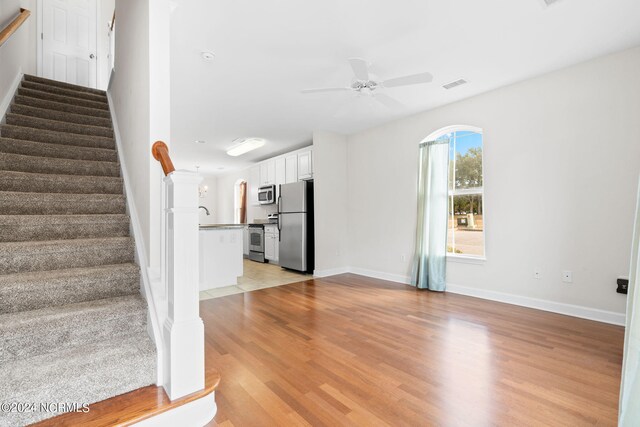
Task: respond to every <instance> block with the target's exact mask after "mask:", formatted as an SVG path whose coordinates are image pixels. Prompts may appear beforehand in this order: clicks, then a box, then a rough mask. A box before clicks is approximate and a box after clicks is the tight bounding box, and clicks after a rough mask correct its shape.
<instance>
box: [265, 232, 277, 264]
mask: <svg viewBox="0 0 640 427" xmlns="http://www.w3.org/2000/svg"><path fill="white" fill-rule="evenodd" d="M275 239H276V238H275V237H274V235H273V234H265V235H264V257H265V258H266V259H268V260H269V261H275V257H276V243H275Z"/></svg>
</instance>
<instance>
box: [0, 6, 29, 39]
mask: <svg viewBox="0 0 640 427" xmlns="http://www.w3.org/2000/svg"><path fill="white" fill-rule="evenodd" d="M29 15H31V11H29V10H27V9H22V8H21V9H20V15H18V16H17V17H16V19H14V20H13V21H11V23H10V24H9V25H7V26H6V27H5V28H4V30H2V31H0V46H2V45H3V44H4V43H5V42H6V41H7V40H9V37H11V36H12V35H13V33H15V32H16V31H17V30H18V28H20V26H21V25H22V24H23V23H24V21H26V20H27V18H28V17H29Z"/></svg>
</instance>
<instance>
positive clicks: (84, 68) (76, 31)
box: [42, 0, 97, 88]
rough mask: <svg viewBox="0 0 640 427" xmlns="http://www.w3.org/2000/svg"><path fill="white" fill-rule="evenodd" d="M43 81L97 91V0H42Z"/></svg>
mask: <svg viewBox="0 0 640 427" xmlns="http://www.w3.org/2000/svg"><path fill="white" fill-rule="evenodd" d="M42 6H43V8H42V77H46V78H48V79H54V80H59V81H62V82H67V83H72V84H77V85H81V86H87V87H93V88H95V87H96V72H97V66H96V63H97V59H96V13H97V10H96V0H42Z"/></svg>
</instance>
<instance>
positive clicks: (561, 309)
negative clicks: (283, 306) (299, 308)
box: [315, 267, 625, 325]
mask: <svg viewBox="0 0 640 427" xmlns="http://www.w3.org/2000/svg"><path fill="white" fill-rule="evenodd" d="M339 270H341V271H339V272H337V273H335V274H342V273H347V272H348V273H353V274H359V275H361V276H366V277H371V278H374V279H381V280H388V281H390V282H397V283H402V284H404V285H408V284H410V283H411V278H410V277H409V276H403V275H401V274H393V273H386V272H383V271H375V270H368V269H366V268H360V267H348V268H346V269H339ZM342 270H347V271H342ZM324 271H329V272H330V271H331V270H324ZM315 275H316V276H318V277H326V276H328V275H325V276H320V275H319V274H317V272H316V274H315ZM447 292H451V293H452V294H460V295H467V296H471V297H475V298H482V299H486V300H491V301H498V302H503V303H507V304H513V305H519V306H521V307H528V308H535V309H537V310H543V311H549V312H552V313H558V314H564V315H567V316H573V317H579V318H582V319H589V320H595V321H597V322H603V323H610V324H613V325H624V324H625V314H624V313H617V312H615V311H607V310H600V309H598V308H592V307H584V306H580V305H573V304H565V303H561V302H555V301H549V300H543V299H538V298H532V297H526V296H520V295H514V294H507V293H503V292H497V291H491V290H487V289H478V288H470V287H467V286H460V285H455V284H449V283H448V284H447Z"/></svg>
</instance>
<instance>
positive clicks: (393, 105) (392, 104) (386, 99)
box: [373, 93, 404, 110]
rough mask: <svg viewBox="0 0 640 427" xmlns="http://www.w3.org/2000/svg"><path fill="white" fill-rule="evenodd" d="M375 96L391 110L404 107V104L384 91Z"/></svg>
mask: <svg viewBox="0 0 640 427" xmlns="http://www.w3.org/2000/svg"><path fill="white" fill-rule="evenodd" d="M373 97H374V98H375V99H376V100H377V101H378V102H379V103H381V104H382V105H384V106H385V107H387V108H389V109H390V110H402V109H403V108H404V105H402V104H401V103H400V102H398V101H397V100H395V99H393V98H392V97H390V96H389V95H386V94H384V93H376V94H375V95H374V96H373Z"/></svg>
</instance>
